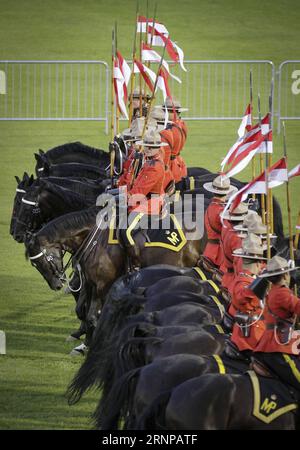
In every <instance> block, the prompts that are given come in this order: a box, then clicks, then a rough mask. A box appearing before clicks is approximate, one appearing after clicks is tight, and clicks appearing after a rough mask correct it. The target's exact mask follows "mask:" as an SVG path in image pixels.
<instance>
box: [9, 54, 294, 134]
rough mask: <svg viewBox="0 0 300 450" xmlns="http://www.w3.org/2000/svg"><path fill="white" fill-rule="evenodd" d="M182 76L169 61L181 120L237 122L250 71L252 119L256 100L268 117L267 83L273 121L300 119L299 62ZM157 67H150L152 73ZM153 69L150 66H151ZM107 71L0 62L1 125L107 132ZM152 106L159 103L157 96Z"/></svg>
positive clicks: (103, 66)
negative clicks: (33, 123) (63, 124)
mask: <svg viewBox="0 0 300 450" xmlns="http://www.w3.org/2000/svg"><path fill="white" fill-rule="evenodd" d="M184 64H185V66H186V68H187V72H184V71H182V70H181V69H180V67H179V65H178V64H173V63H172V62H170V61H169V65H170V70H171V72H172V73H174V75H177V76H178V77H179V78H180V79H181V80H182V83H181V84H179V83H177V82H176V81H175V80H174V79H172V78H169V84H170V89H171V92H172V95H173V96H174V97H175V98H178V99H180V101H181V103H182V106H183V107H187V108H189V111H188V112H187V113H186V114H185V115H184V118H185V119H186V120H238V119H240V118H241V117H242V115H243V113H244V109H245V106H246V104H247V103H248V102H249V74H250V70H251V71H252V79H253V98H254V116H255V117H257V115H258V114H257V113H258V112H257V106H256V104H257V102H256V101H255V99H256V98H257V95H258V94H260V97H261V110H262V114H264V113H265V112H266V111H268V108H269V95H270V86H271V80H272V79H274V80H275V76H276V75H278V83H277V80H276V81H275V88H276V89H277V90H278V92H277V93H276V96H275V98H276V100H277V105H275V107H276V110H275V108H274V101H273V103H272V104H273V116H274V117H276V118H277V123H278V131H279V130H280V124H281V120H290V119H296V120H299V119H300V61H299V60H297V61H284V62H283V63H282V64H281V65H280V67H279V71H278V72H276V71H275V66H274V64H273V62H272V61H268V60H263V61H258V60H239V61H234V60H224V61H214V60H205V61H200V60H198V61H185V63H184ZM155 66H156V65H155V64H153V70H155V68H156V67H155ZM151 67H152V66H151ZM109 80H110V69H109V66H108V64H107V63H106V62H105V61H0V120H91V121H104V122H105V125H106V127H105V128H106V132H108V121H109V117H110V114H111V111H110V110H109V108H110V102H109V98H110V89H111V83H110V82H109ZM156 95H157V99H156V103H159V102H161V101H162V97H161V94H160V92H159V91H158V92H157V94H156Z"/></svg>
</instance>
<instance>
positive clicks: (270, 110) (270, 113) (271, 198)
mask: <svg viewBox="0 0 300 450" xmlns="http://www.w3.org/2000/svg"><path fill="white" fill-rule="evenodd" d="M273 87H274V80H273V78H272V81H271V90H270V95H269V122H270V130H272V119H273V118H272V110H273ZM268 159H269V167H271V165H272V153H268ZM269 201H270V216H271V232H272V233H274V212H273V194H272V191H271V192H270V197H269Z"/></svg>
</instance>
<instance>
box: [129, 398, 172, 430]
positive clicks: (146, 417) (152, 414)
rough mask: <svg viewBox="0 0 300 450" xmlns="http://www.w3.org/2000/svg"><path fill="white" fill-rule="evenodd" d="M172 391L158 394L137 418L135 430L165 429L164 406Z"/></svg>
mask: <svg viewBox="0 0 300 450" xmlns="http://www.w3.org/2000/svg"><path fill="white" fill-rule="evenodd" d="M171 394H172V391H171V390H169V391H165V392H163V393H162V394H160V395H159V396H158V397H157V398H156V399H155V400H154V401H153V402H152V403H151V405H149V407H148V408H147V409H146V410H145V412H144V413H143V414H142V415H141V416H140V417H139V419H138V420H137V422H136V424H135V427H134V429H135V430H166V429H167V428H166V418H165V413H166V408H167V405H168V403H169V400H170V397H171Z"/></svg>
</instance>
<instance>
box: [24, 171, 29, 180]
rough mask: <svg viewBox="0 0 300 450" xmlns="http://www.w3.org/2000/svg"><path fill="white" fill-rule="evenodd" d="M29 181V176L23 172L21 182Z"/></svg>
mask: <svg viewBox="0 0 300 450" xmlns="http://www.w3.org/2000/svg"><path fill="white" fill-rule="evenodd" d="M28 180H29V175H28V173H27V172H24V174H23V181H28Z"/></svg>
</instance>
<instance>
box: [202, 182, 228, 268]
mask: <svg viewBox="0 0 300 450" xmlns="http://www.w3.org/2000/svg"><path fill="white" fill-rule="evenodd" d="M203 187H204V189H206V190H207V191H208V192H213V193H214V194H215V195H214V197H212V199H211V202H210V204H209V206H208V208H207V210H206V212H205V216H204V222H205V229H206V232H207V244H206V247H205V250H204V252H203V255H204V256H205V257H206V258H208V259H209V260H210V262H212V263H213V264H214V265H215V266H216V267H218V268H219V267H220V264H221V262H222V253H221V248H220V245H221V243H220V240H221V232H222V227H223V225H222V222H221V217H220V215H221V213H222V212H223V209H224V207H225V200H226V196H227V194H229V193H230V192H233V190H235V188H234V187H233V186H231V185H230V179H229V178H228V177H227V176H226V175H218V176H217V177H216V178H215V179H214V180H213V182H212V183H205V184H204V185H203Z"/></svg>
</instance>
